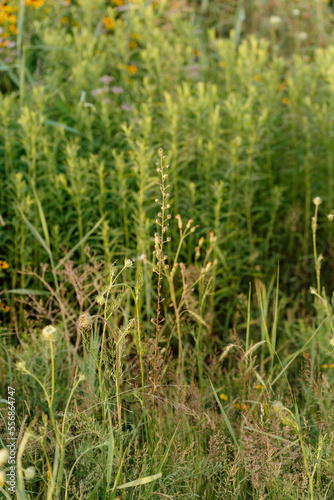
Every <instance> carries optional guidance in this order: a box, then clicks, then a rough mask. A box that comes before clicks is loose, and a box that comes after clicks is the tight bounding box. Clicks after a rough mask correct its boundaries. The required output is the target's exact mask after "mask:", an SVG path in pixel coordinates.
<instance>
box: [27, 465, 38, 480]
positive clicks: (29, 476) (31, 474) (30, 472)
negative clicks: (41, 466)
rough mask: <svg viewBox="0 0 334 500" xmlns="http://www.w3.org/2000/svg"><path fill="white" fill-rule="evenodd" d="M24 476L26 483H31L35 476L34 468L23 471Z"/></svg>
mask: <svg viewBox="0 0 334 500" xmlns="http://www.w3.org/2000/svg"><path fill="white" fill-rule="evenodd" d="M24 475H25V478H26V480H27V481H31V480H32V479H34V477H35V476H36V469H35V467H33V466H31V467H28V468H27V469H25V470H24Z"/></svg>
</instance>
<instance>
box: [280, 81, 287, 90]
mask: <svg viewBox="0 0 334 500" xmlns="http://www.w3.org/2000/svg"><path fill="white" fill-rule="evenodd" d="M285 87H286V83H285V82H283V83H280V84H279V86H278V90H285Z"/></svg>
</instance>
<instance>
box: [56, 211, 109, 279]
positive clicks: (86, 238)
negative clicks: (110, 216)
mask: <svg viewBox="0 0 334 500" xmlns="http://www.w3.org/2000/svg"><path fill="white" fill-rule="evenodd" d="M104 218H105V215H103V216H102V217H101V218H100V219H99V220H98V221H97V223H96V224H95V226H94V227H92V229H91V230H90V231H88V233H87V234H85V236H84V237H83V238H81V240H80V241H79V242H78V243H77V244H76V245H75V246H74V247H73V248H72V249H71V250H70V251H69V252H68V253H67V254H66V255H65V257H63V258H62V259H61V260H60V261H59V263H58V264H57V266H56V267H55V271H58V269H59V268H60V267H61V266H62V265H63V264H64V263H65V262H66V261H67V259H69V258H70V257H71V255H73V253H74V252H75V251H76V250H77V249H78V248H79V247H80V246H81V245H83V244H84V243H85V241H86V240H88V238H89V237H90V236H91V235H92V234H93V233H94V231H96V229H97V228H98V227H99V225H100V224H101V222H103V220H104Z"/></svg>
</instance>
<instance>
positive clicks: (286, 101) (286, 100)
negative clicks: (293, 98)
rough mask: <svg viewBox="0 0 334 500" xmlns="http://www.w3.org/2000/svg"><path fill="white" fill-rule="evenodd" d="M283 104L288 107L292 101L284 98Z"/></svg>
mask: <svg viewBox="0 0 334 500" xmlns="http://www.w3.org/2000/svg"><path fill="white" fill-rule="evenodd" d="M282 103H283V104H285V105H286V106H287V105H288V104H290V99H289V98H288V97H283V99H282Z"/></svg>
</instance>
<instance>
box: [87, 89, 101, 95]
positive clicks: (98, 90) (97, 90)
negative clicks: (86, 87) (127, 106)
mask: <svg viewBox="0 0 334 500" xmlns="http://www.w3.org/2000/svg"><path fill="white" fill-rule="evenodd" d="M102 92H103V89H94V90H92V91H91V93H90V94H91V95H92V96H93V97H96V96H97V95H100V94H102Z"/></svg>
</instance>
